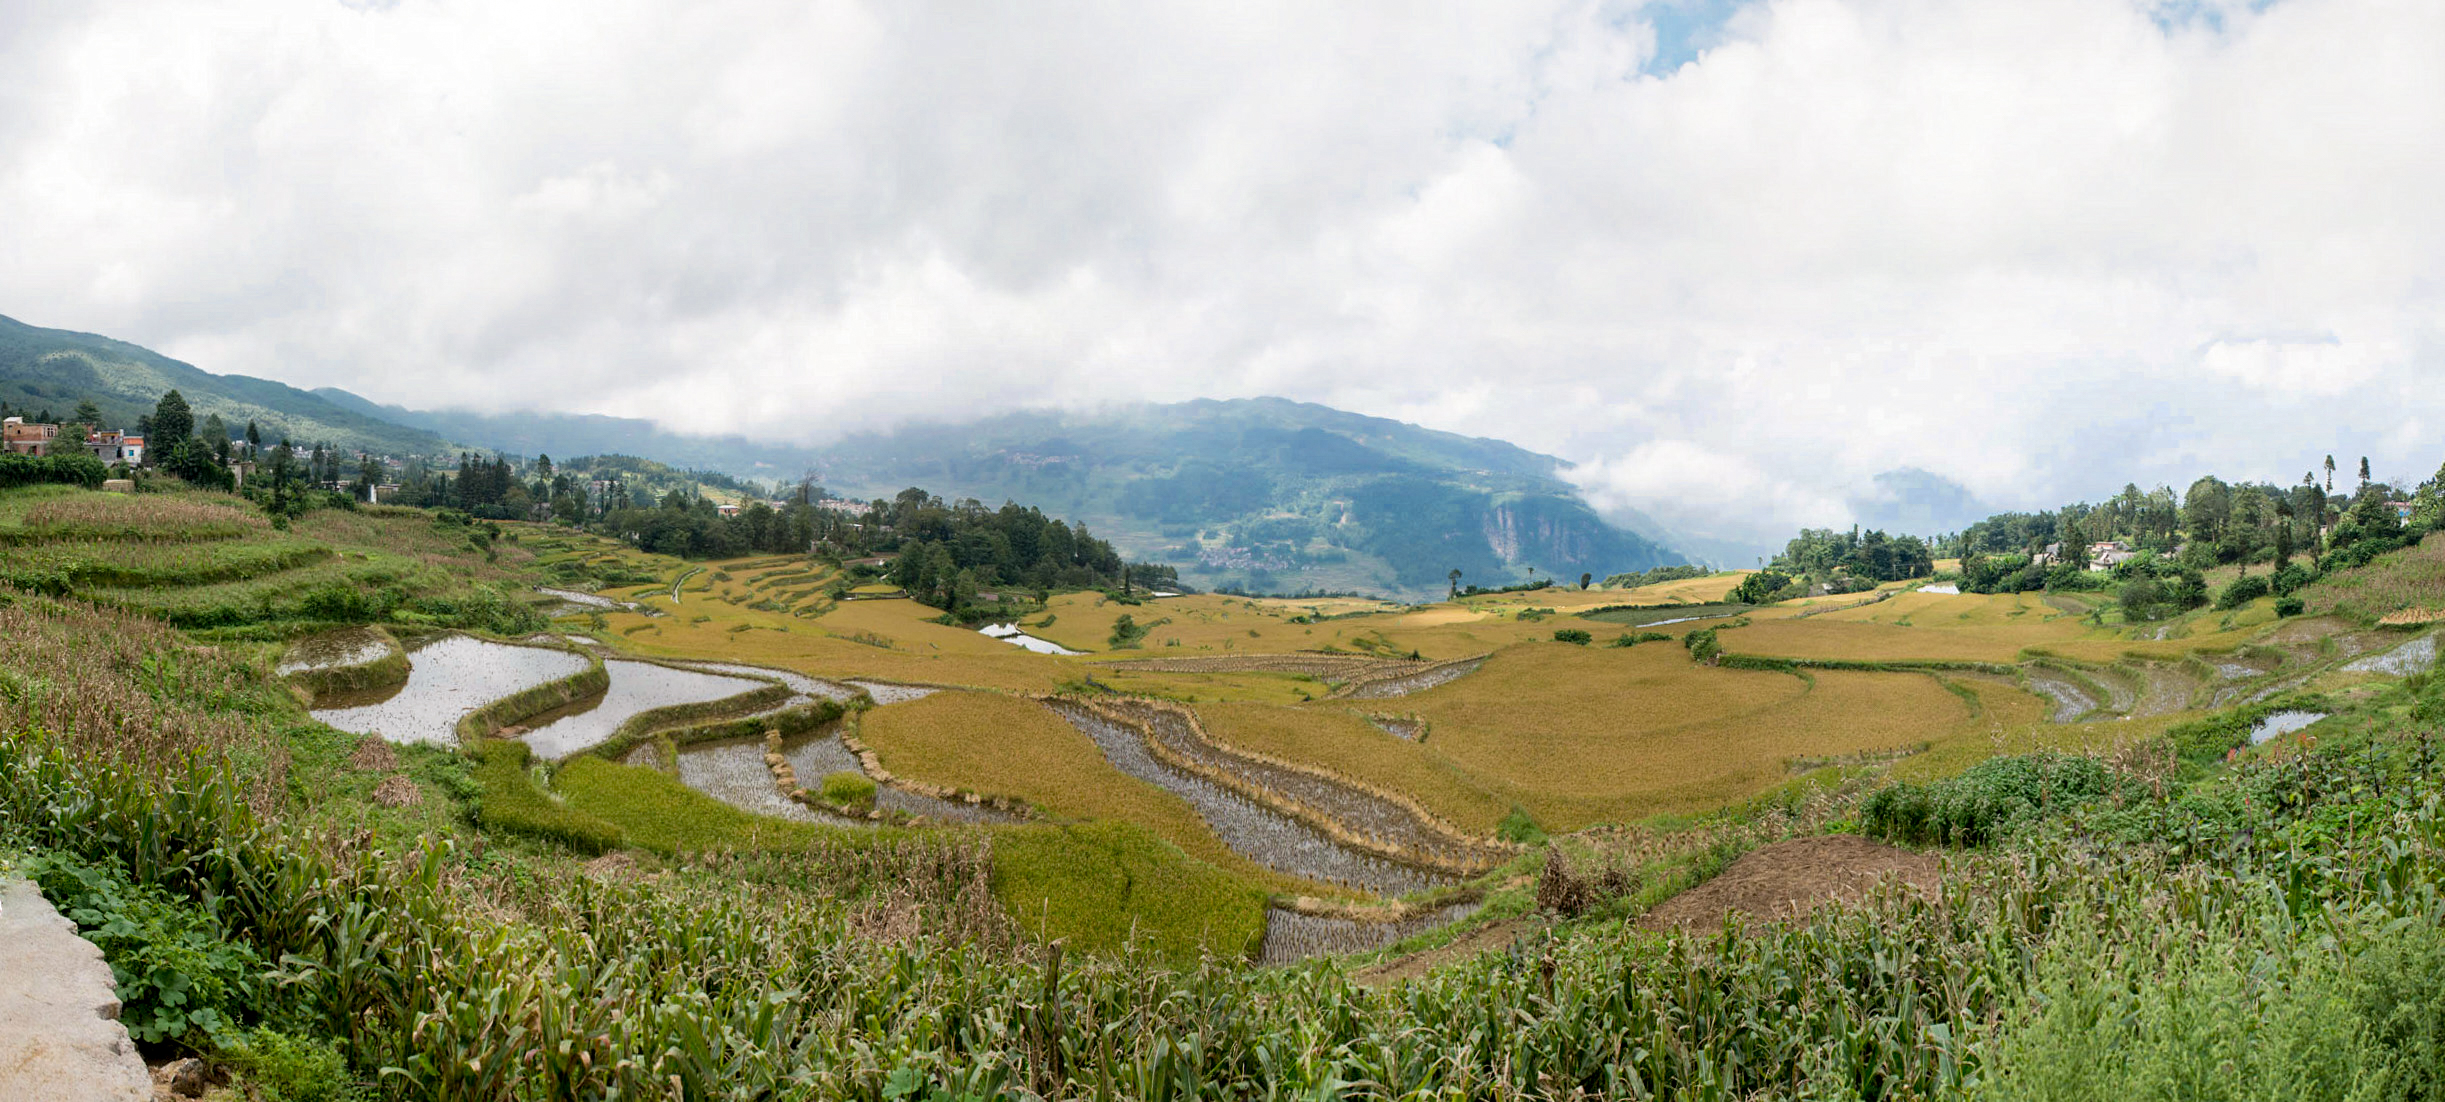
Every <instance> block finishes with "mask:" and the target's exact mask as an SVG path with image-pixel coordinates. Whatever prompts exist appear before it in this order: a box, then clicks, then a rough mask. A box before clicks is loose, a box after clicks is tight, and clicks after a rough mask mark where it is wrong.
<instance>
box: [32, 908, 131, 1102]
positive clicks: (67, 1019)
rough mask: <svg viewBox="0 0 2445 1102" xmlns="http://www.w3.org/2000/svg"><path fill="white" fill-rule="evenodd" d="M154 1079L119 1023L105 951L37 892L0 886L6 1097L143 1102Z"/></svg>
mask: <svg viewBox="0 0 2445 1102" xmlns="http://www.w3.org/2000/svg"><path fill="white" fill-rule="evenodd" d="M152 1096H153V1081H152V1078H151V1077H150V1076H149V1075H147V1074H146V1072H145V1070H144V1061H143V1060H142V1059H139V1058H138V1057H137V1055H136V1046H135V1044H134V1043H133V1042H131V1041H129V1040H128V1037H127V1027H126V1026H123V1025H120V1024H119V995H118V987H117V984H116V982H115V981H114V980H113V979H112V978H111V974H110V965H109V964H107V963H104V962H103V960H102V951H101V950H100V949H96V948H94V946H93V943H92V942H90V941H87V940H85V939H84V938H81V937H78V936H77V934H76V927H75V926H73V925H70V924H69V922H68V920H67V919H65V918H62V917H60V914H59V912H58V911H56V910H53V909H52V907H51V904H50V903H49V902H48V901H46V900H44V899H43V897H42V893H41V892H39V891H36V890H35V888H34V885H33V884H32V883H30V882H28V881H24V880H14V879H0V1098H5V1099H8V1100H9V1102H119V1100H126V1102H143V1100H145V1099H149V1098H151V1097H152Z"/></svg>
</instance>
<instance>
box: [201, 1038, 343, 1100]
mask: <svg viewBox="0 0 2445 1102" xmlns="http://www.w3.org/2000/svg"><path fill="white" fill-rule="evenodd" d="M219 1056H220V1059H221V1062H223V1063H225V1064H228V1065H229V1066H230V1067H231V1068H233V1069H235V1070H236V1071H237V1073H238V1076H239V1078H240V1080H241V1082H242V1083H243V1084H244V1085H245V1086H247V1087H249V1088H252V1093H251V1094H250V1095H249V1097H256V1098H261V1099H262V1100H263V1102H340V1100H342V1099H349V1098H357V1097H364V1096H368V1095H367V1092H364V1091H362V1090H360V1089H359V1088H358V1086H357V1083H356V1082H355V1080H354V1079H353V1078H351V1077H350V1076H349V1074H348V1061H347V1059H346V1058H345V1057H343V1056H341V1055H340V1052H339V1050H338V1049H337V1048H334V1047H332V1046H331V1045H330V1044H328V1043H325V1042H320V1041H314V1040H309V1039H306V1038H303V1037H292V1036H290V1035H288V1034H286V1033H280V1032H277V1031H274V1030H270V1029H256V1030H252V1031H250V1032H248V1033H247V1034H246V1035H245V1036H243V1037H240V1038H238V1039H237V1041H236V1042H235V1043H233V1044H231V1045H229V1046H227V1047H225V1048H223V1049H222V1050H221V1051H220V1053H219Z"/></svg>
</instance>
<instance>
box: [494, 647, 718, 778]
mask: <svg viewBox="0 0 2445 1102" xmlns="http://www.w3.org/2000/svg"><path fill="white" fill-rule="evenodd" d="M603 668H604V670H605V671H607V672H609V673H610V674H611V688H610V689H609V690H606V691H605V692H604V693H603V695H601V696H598V697H595V698H594V699H592V700H586V701H580V702H578V703H576V704H572V705H570V706H568V707H566V708H561V709H557V710H555V711H550V712H545V713H544V714H542V715H539V716H536V717H535V718H533V719H531V720H528V721H527V722H526V723H525V724H524V726H525V727H526V728H527V730H526V732H525V733H523V734H521V735H519V736H518V739H519V741H522V742H524V743H526V744H527V745H528V746H529V747H532V748H533V749H534V751H535V755H536V756H537V757H542V758H561V757H567V756H568V755H570V754H574V753H577V752H578V751H580V750H584V749H586V748H587V747H590V746H595V745H598V744H600V743H602V742H603V741H604V740H606V739H609V738H610V737H611V736H612V734H613V733H615V732H617V731H618V730H619V728H620V725H621V724H623V723H626V722H628V721H629V720H631V719H634V718H636V716H637V714H638V713H640V712H645V711H650V710H652V709H655V708H665V707H669V706H670V705H673V704H695V703H699V702H703V701H710V700H720V699H722V698H723V697H730V696H737V695H739V694H741V693H750V692H754V691H756V690H757V689H761V688H763V687H764V686H765V682H762V681H751V680H748V679H747V678H744V677H733V676H728V675H723V674H710V673H699V672H697V671H695V670H682V669H673V668H671V667H669V666H657V665H655V664H653V663H651V662H637V661H632V660H627V659H618V658H615V659H612V660H610V661H607V662H605V663H603Z"/></svg>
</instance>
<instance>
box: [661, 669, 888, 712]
mask: <svg viewBox="0 0 2445 1102" xmlns="http://www.w3.org/2000/svg"><path fill="white" fill-rule="evenodd" d="M688 665H689V666H691V667H694V668H696V669H700V670H703V671H705V672H706V673H721V674H731V675H734V676H738V677H768V678H771V679H773V680H775V681H778V682H780V683H782V684H784V685H787V686H789V688H790V691H791V692H793V693H797V694H798V695H800V696H805V697H818V696H819V697H823V698H824V699H826V700H837V701H840V702H841V703H843V704H847V703H848V702H850V701H852V700H855V699H857V690H856V689H854V688H851V687H850V686H848V685H844V684H842V683H840V682H838V681H828V680H825V679H824V678H820V677H808V676H807V675H805V674H803V673H797V672H795V671H791V670H775V669H767V668H765V667H763V666H750V665H746V664H744V663H739V662H690V663H688Z"/></svg>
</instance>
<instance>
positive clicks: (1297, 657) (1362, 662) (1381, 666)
mask: <svg viewBox="0 0 2445 1102" xmlns="http://www.w3.org/2000/svg"><path fill="white" fill-rule="evenodd" d="M1104 663H1105V664H1106V665H1110V666H1112V667H1114V668H1116V669H1127V670H1150V671H1154V672H1158V673H1295V674H1306V675H1308V676H1310V677H1315V678H1319V679H1321V680H1325V681H1352V682H1355V681H1365V680H1371V679H1375V678H1385V677H1400V676H1404V675H1407V674H1413V673H1417V672H1418V671H1420V670H1424V669H1427V668H1428V667H1431V666H1434V665H1437V663H1434V662H1424V661H1412V660H1409V659H1403V658H1375V657H1371V656H1368V655H1363V654H1231V655H1214V656H1211V657H1198V658H1136V659H1105V660H1104Z"/></svg>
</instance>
